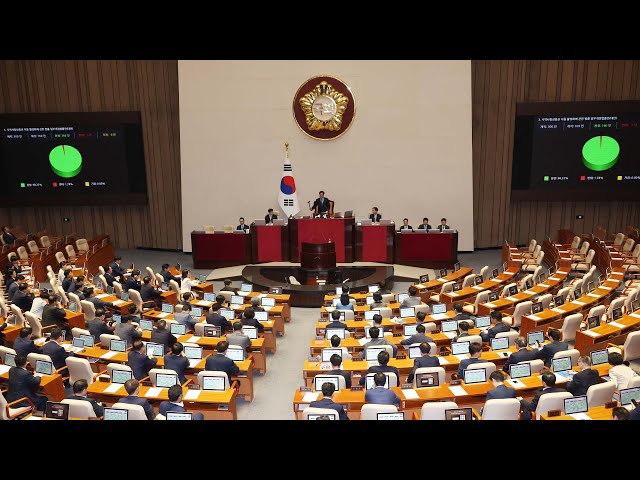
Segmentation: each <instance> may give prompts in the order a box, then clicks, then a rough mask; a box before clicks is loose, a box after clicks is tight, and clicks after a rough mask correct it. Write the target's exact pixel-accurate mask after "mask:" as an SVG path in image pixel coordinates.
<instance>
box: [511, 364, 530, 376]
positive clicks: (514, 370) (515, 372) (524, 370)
mask: <svg viewBox="0 0 640 480" xmlns="http://www.w3.org/2000/svg"><path fill="white" fill-rule="evenodd" d="M509 376H510V377H511V378H513V379H514V380H515V379H517V378H523V377H530V376H531V364H530V363H516V364H515V365H511V368H510V369H509Z"/></svg>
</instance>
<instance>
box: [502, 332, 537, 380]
mask: <svg viewBox="0 0 640 480" xmlns="http://www.w3.org/2000/svg"><path fill="white" fill-rule="evenodd" d="M514 343H515V346H516V348H517V349H518V351H517V352H514V353H512V354H511V355H510V356H509V358H507V361H506V362H505V364H504V366H503V367H502V371H503V372H507V373H508V372H509V369H510V368H511V365H515V364H516V363H520V362H527V361H529V360H535V359H536V358H537V356H538V351H537V350H529V349H527V340H526V339H525V338H524V337H516V339H515V341H514Z"/></svg>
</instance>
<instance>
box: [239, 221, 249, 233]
mask: <svg viewBox="0 0 640 480" xmlns="http://www.w3.org/2000/svg"><path fill="white" fill-rule="evenodd" d="M236 230H242V231H243V232H246V231H247V230H249V225H247V224H246V223H243V224H242V225H238V226H237V227H236Z"/></svg>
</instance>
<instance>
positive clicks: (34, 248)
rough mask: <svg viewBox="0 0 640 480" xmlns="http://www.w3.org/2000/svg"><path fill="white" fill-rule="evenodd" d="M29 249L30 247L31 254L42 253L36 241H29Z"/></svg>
mask: <svg viewBox="0 0 640 480" xmlns="http://www.w3.org/2000/svg"><path fill="white" fill-rule="evenodd" d="M27 247H29V251H30V252H31V253H39V252H40V249H39V248H38V244H37V243H36V242H35V240H29V242H28V243H27Z"/></svg>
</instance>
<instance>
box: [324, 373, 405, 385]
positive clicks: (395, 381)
mask: <svg viewBox="0 0 640 480" xmlns="http://www.w3.org/2000/svg"><path fill="white" fill-rule="evenodd" d="M384 374H385V375H386V376H387V377H389V388H394V387H397V386H398V377H397V376H396V374H395V373H393V372H384ZM374 375H375V373H367V378H369V377H370V378H371V379H373V376H374ZM317 377H318V375H316V378H317ZM340 378H344V377H342V375H340V376H338V380H339V381H340V386H342V381H341V380H340Z"/></svg>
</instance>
